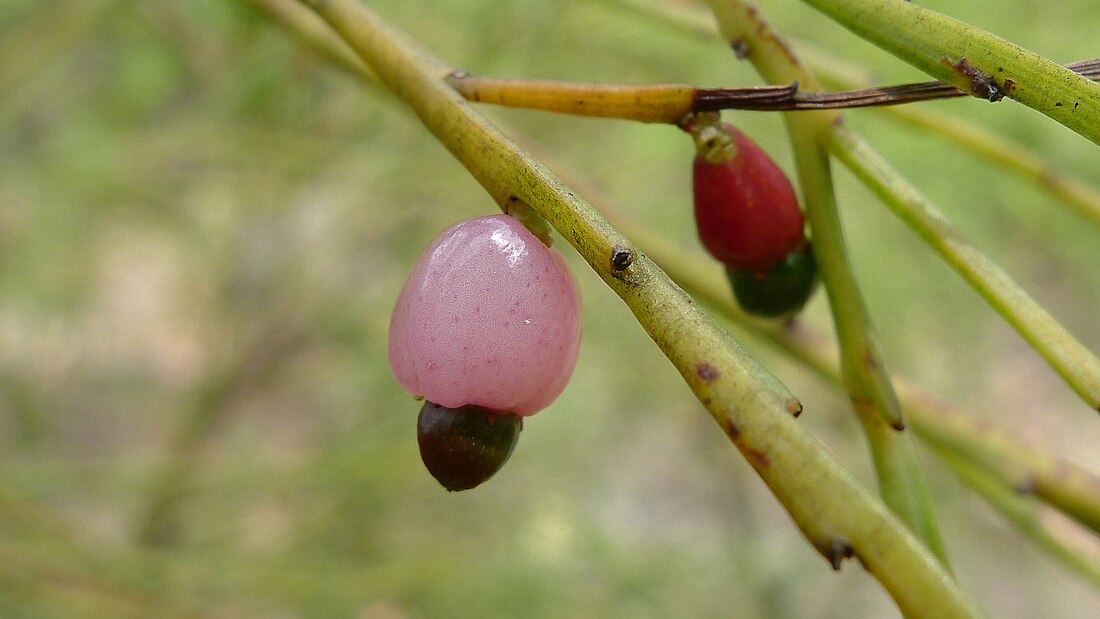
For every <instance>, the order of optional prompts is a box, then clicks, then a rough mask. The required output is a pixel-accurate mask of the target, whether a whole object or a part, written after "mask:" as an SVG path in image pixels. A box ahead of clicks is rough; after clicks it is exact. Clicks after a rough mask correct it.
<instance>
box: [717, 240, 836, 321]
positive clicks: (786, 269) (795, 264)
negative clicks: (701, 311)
mask: <svg viewBox="0 0 1100 619" xmlns="http://www.w3.org/2000/svg"><path fill="white" fill-rule="evenodd" d="M726 276H727V277H728V278H729V281H730V285H731V286H732V287H733V296H734V297H735V298H736V299H737V303H738V305H740V306H741V309H743V310H745V312H746V313H749V314H752V315H754V316H762V317H767V318H777V317H781V316H786V315H788V314H793V313H796V312H798V311H800V310H801V309H802V308H803V307H804V306H805V305H806V302H807V301H808V300H809V299H810V296H812V295H813V292H814V289H816V288H817V260H816V259H814V254H813V250H812V249H811V248H810V246H809V245H807V246H806V247H805V249H803V250H801V251H796V252H791V253H790V254H788V255H787V256H786V257H785V258H783V259H782V260H780V261H779V262H777V263H775V264H773V265H772V266H771V267H769V268H768V269H765V270H755V269H735V268H732V267H728V266H727V267H726Z"/></svg>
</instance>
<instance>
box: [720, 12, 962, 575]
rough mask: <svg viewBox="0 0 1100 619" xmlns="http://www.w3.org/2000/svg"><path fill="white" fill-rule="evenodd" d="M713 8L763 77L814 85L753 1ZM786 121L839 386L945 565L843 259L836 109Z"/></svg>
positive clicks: (906, 511)
mask: <svg viewBox="0 0 1100 619" xmlns="http://www.w3.org/2000/svg"><path fill="white" fill-rule="evenodd" d="M710 5H711V8H712V9H713V10H714V13H715V15H716V16H717V18H718V23H719V27H720V29H721V31H722V34H723V36H725V37H726V38H727V40H729V41H730V45H731V47H733V48H734V49H736V50H739V52H740V53H741V54H743V55H744V56H745V57H746V58H748V59H749V60H750V61H751V62H752V63H753V64H754V65H755V66H756V68H757V70H758V71H759V72H760V74H761V75H762V76H763V77H764V78H765V79H766V80H767V81H769V82H771V83H789V82H792V81H797V82H798V83H799V84H802V85H804V87H806V88H807V89H809V90H816V89H817V88H818V87H817V82H816V80H814V77H813V76H812V75H811V74H810V73H808V72H807V71H806V70H805V69H804V68H803V67H802V66H801V65H800V64H799V62H798V60H797V59H796V58H795V57H794V54H793V53H792V52H791V51H790V48H789V47H787V45H786V44H785V43H784V42H783V40H782V39H781V38H780V37H779V35H778V34H777V33H776V32H775V31H774V30H772V29H771V26H770V25H769V24H768V23H767V22H765V21H764V20H763V18H762V17H761V16H760V13H759V11H758V10H757V8H756V7H755V6H752V5H751V4H748V3H746V2H741V1H738V0H712V1H711V2H710ZM785 118H786V120H787V127H788V130H789V132H790V134H791V141H792V144H793V146H794V153H795V162H796V164H797V166H798V173H799V180H800V184H801V186H802V196H803V199H804V200H805V203H806V211H807V219H808V220H809V223H810V230H811V231H812V233H813V244H814V252H815V254H816V256H817V259H818V264H819V265H820V267H821V277H822V280H823V281H824V283H825V289H826V291H827V293H828V297H829V304H830V307H831V308H832V312H833V320H834V322H835V324H836V330H837V335H838V339H839V341H840V355H841V368H842V373H843V376H844V385H845V387H846V388H847V390H848V393H849V395H850V397H851V399H852V404H853V407H854V409H855V411H856V415H857V417H858V418H859V420H860V422H861V423H862V425H863V428H864V432H865V434H866V435H867V441H868V444H869V445H870V448H871V454H872V457H873V460H874V463H875V468H876V471H877V473H878V479H879V487H880V490H881V493H882V497H883V499H884V500H885V501H886V503H887V505H889V506H890V508H891V509H893V510H894V511H895V512H896V513H897V514H898V515H899V516H900V517H901V518H902V520H904V521H905V522H906V523H907V524H909V526H910V527H911V528H912V530H913V531H914V532H916V534H917V535H918V536H919V537H920V538H921V539H923V540H924V541H925V542H926V543H927V544H928V545H929V548H931V549H932V550H933V552H935V553H936V554H937V555H938V556H939V557H940V559H941V560H942V561H943V562H944V565H947V564H948V560H947V552H946V549H945V548H944V546H943V540H942V537H941V535H940V532H939V525H938V523H937V520H936V515H935V506H934V505H933V502H932V497H931V492H930V491H929V489H928V482H927V481H926V480H925V477H924V473H923V472H922V471H921V468H920V463H919V461H918V458H917V453H916V449H915V448H914V446H913V444H912V441H911V440H910V438H909V436H908V435H907V434H904V433H902V432H898V431H895V430H900V429H901V428H902V427H903V423H902V413H901V406H900V405H899V403H898V400H897V395H896V394H895V393H894V388H893V386H892V385H891V383H890V377H889V373H888V372H887V370H886V365H885V363H884V361H883V354H882V346H881V344H880V342H879V339H878V335H877V333H876V332H875V330H874V326H873V325H872V323H871V318H870V316H869V315H868V313H867V309H866V307H865V306H864V304H863V297H862V294H861V292H860V290H859V285H858V284H857V283H856V280H855V277H854V275H853V273H852V268H851V265H850V263H849V261H848V256H847V248H846V246H845V241H844V232H843V229H842V226H841V222H840V215H839V213H838V211H837V207H836V197H835V193H834V191H833V185H832V175H831V171H830V169H829V159H828V153H827V152H826V151H825V149H824V147H823V145H822V142H821V140H823V139H824V138H825V137H826V136H827V135H828V133H829V131H830V130H831V128H832V127H833V125H834V124H835V123H836V122H837V120H838V119H839V116H838V115H837V114H836V113H834V112H800V113H798V114H791V113H788V114H786V115H785Z"/></svg>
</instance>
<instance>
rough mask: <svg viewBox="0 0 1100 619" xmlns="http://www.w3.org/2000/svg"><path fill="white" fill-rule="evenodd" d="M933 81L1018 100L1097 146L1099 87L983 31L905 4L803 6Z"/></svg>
mask: <svg viewBox="0 0 1100 619" xmlns="http://www.w3.org/2000/svg"><path fill="white" fill-rule="evenodd" d="M803 1H804V2H805V3H806V4H809V5H810V6H812V7H814V8H816V9H817V10H819V11H821V12H822V13H825V14H826V15H828V16H830V17H832V18H833V19H835V20H836V21H838V22H840V23H841V24H842V25H844V26H845V27H846V28H848V29H849V30H851V31H852V32H854V33H856V34H857V35H859V36H861V37H863V38H865V39H867V40H868V41H870V42H872V43H874V44H875V45H878V46H879V47H881V48H882V49H884V50H886V51H888V52H890V53H891V54H894V55H895V56H897V57H898V58H900V59H902V60H904V61H906V62H908V63H909V64H911V65H913V66H915V67H917V68H918V69H920V70H922V71H924V72H926V73H928V74H929V75H931V76H932V77H934V78H936V79H938V80H941V81H944V82H947V83H948V84H951V85H953V86H955V87H957V88H959V89H960V90H963V91H965V92H969V93H971V94H972V95H974V96H976V97H981V98H984V99H988V100H990V101H998V100H1000V99H1001V98H1002V97H1008V98H1011V99H1015V100H1016V101H1019V102H1020V103H1023V104H1024V105H1026V106H1028V107H1030V108H1032V109H1035V110H1037V111H1039V112H1042V113H1043V114H1046V115H1047V116H1049V117H1050V118H1053V119H1054V120H1056V121H1058V122H1060V123H1062V124H1063V125H1065V126H1066V127H1069V128H1070V129H1071V130H1073V131H1075V132H1077V133H1078V134H1080V135H1081V136H1083V137H1085V138H1087V139H1089V140H1092V141H1093V142H1094V143H1097V144H1100V84H1096V83H1094V82H1091V81H1089V80H1087V79H1085V78H1083V77H1081V76H1080V75H1077V74H1075V73H1074V72H1073V71H1070V70H1069V69H1066V68H1065V67H1062V66H1060V65H1058V64H1057V63H1055V62H1052V61H1050V60H1048V59H1046V58H1043V57H1042V56H1039V55H1038V54H1035V53H1033V52H1030V51H1028V50H1025V49H1023V48H1022V47H1019V46H1018V45H1014V44H1012V43H1009V42H1008V41H1005V40H1004V39H1001V38H1000V37H997V36H994V35H992V34H990V33H988V32H986V31H984V30H981V29H980V28H976V27H974V26H971V25H969V24H966V23H963V22H961V21H959V20H957V19H954V18H951V17H948V16H946V15H943V14H940V13H937V12H935V11H931V10H929V9H926V8H923V7H921V6H918V5H917V4H914V3H911V2H906V1H905V0H803Z"/></svg>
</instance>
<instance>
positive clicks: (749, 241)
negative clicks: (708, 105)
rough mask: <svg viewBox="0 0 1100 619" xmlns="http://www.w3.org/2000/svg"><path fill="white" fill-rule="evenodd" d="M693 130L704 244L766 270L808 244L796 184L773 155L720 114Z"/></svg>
mask: <svg viewBox="0 0 1100 619" xmlns="http://www.w3.org/2000/svg"><path fill="white" fill-rule="evenodd" d="M708 120H711V119H706V118H703V119H700V121H699V122H696V123H694V124H693V125H690V126H689V127H687V128H688V130H689V131H690V132H691V133H692V136H693V137H694V138H695V141H696V146H697V149H698V155H697V156H696V157H695V162H694V165H693V189H694V195H695V222H696V225H697V226H698V229H699V238H700V240H702V242H703V246H704V247H706V249H707V251H708V252H710V253H711V255H713V256H714V257H715V258H717V259H718V260H720V261H722V262H723V263H725V264H726V266H728V267H731V268H735V269H754V270H764V269H767V268H769V267H771V266H772V265H773V264H775V263H776V262H778V261H780V260H782V259H783V258H784V257H786V256H787V255H788V254H790V253H791V252H792V251H795V250H796V249H798V248H799V247H800V246H801V245H802V244H803V225H804V221H803V216H802V211H801V210H800V209H799V208H798V198H797V197H796V196H795V193H794V188H792V187H791V183H790V181H788V180H787V176H786V175H785V174H784V173H783V170H782V169H780V167H779V166H778V165H776V163H775V162H774V161H772V158H771V157H769V156H768V154H767V153H766V152H764V150H763V149H761V148H760V147H759V146H757V145H756V143H755V142H753V141H752V140H750V139H749V138H748V137H747V136H746V135H745V134H744V133H741V132H740V131H739V130H737V128H735V127H733V126H732V125H728V124H719V123H718V122H717V118H716V117H715V118H713V119H712V122H708Z"/></svg>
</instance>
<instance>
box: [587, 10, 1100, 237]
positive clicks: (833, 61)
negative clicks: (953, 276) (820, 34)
mask: <svg viewBox="0 0 1100 619" xmlns="http://www.w3.org/2000/svg"><path fill="white" fill-rule="evenodd" d="M604 1H605V2H607V3H608V4H609V5H610V6H612V7H614V8H618V9H622V10H625V11H629V12H631V13H633V14H636V15H639V16H641V17H644V18H648V19H650V20H652V21H654V22H655V23H662V24H666V25H668V26H671V27H674V28H675V29H676V30H677V31H678V32H681V33H684V34H686V35H688V36H692V37H697V38H703V39H711V38H714V37H716V36H718V33H717V32H716V31H715V29H714V24H713V22H712V20H708V19H707V17H706V16H705V14H704V13H703V12H702V11H693V10H690V9H689V8H687V7H677V8H670V7H668V6H667V5H663V4H655V3H653V2H647V1H641V0H604ZM793 47H794V49H795V50H796V51H799V52H802V54H800V55H803V56H804V57H805V62H806V65H807V66H808V67H809V68H810V69H811V70H812V71H813V73H814V74H815V75H817V76H818V77H819V78H820V79H821V80H822V81H823V82H826V83H828V84H829V85H830V87H832V88H840V89H853V88H860V87H867V86H869V85H870V84H871V80H870V76H869V75H868V74H867V72H866V71H865V70H864V69H862V68H860V67H859V66H857V65H854V64H852V63H851V62H850V61H849V60H846V59H845V58H842V57H838V56H836V55H835V54H832V53H830V52H827V51H825V50H822V49H820V48H817V47H815V46H813V45H811V44H809V43H806V42H804V41H793ZM877 109H879V110H880V111H882V112H883V113H885V114H886V115H887V116H889V117H891V118H895V119H897V120H900V121H902V122H904V123H906V124H908V125H910V126H913V127H917V128H919V129H922V130H924V131H928V132H931V133H934V134H937V135H941V136H943V137H945V138H946V139H948V140H951V141H952V142H953V143H954V144H955V145H957V146H960V147H962V148H965V149H966V150H969V151H970V152H971V153H973V154H975V155H977V156H979V157H982V158H983V159H985V160H987V161H989V162H991V163H993V164H995V165H998V166H1000V167H1002V168H1004V169H1006V170H1008V171H1010V172H1012V173H1013V174H1015V175H1016V176H1019V177H1023V178H1027V179H1028V180H1030V181H1032V182H1034V183H1036V184H1037V185H1038V186H1039V187H1040V188H1042V189H1043V190H1045V191H1049V192H1050V193H1051V194H1052V195H1053V196H1055V197H1056V198H1058V199H1059V200H1061V201H1062V202H1063V203H1064V204H1065V205H1066V206H1068V207H1070V208H1071V209H1072V210H1073V211H1075V212H1076V213H1077V214H1079V215H1080V216H1082V217H1084V218H1085V219H1086V220H1088V221H1089V222H1091V223H1092V224H1093V225H1096V226H1100V191H1098V190H1097V189H1096V188H1094V187H1092V186H1090V185H1088V184H1086V183H1083V182H1081V181H1080V180H1077V179H1075V178H1073V177H1071V176H1069V175H1068V174H1065V173H1064V172H1062V171H1061V170H1060V169H1059V168H1058V166H1056V165H1054V164H1052V163H1050V162H1049V161H1045V160H1044V159H1042V158H1041V157H1039V156H1037V155H1035V154H1034V153H1033V152H1032V151H1031V150H1030V149H1028V148H1027V147H1025V146H1023V145H1021V144H1019V143H1017V142H1013V141H1011V140H1008V139H1006V138H1004V137H1002V136H999V135H996V134H994V133H992V132H990V131H988V130H986V129H982V128H980V127H978V126H976V125H974V124H973V123H970V122H967V121H965V120H963V119H960V118H956V117H953V116H949V115H947V114H941V113H938V112H935V111H932V110H929V109H924V108H922V107H920V106H912V105H899V106H888V107H884V108H877Z"/></svg>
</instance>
